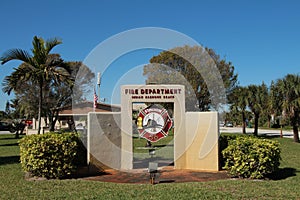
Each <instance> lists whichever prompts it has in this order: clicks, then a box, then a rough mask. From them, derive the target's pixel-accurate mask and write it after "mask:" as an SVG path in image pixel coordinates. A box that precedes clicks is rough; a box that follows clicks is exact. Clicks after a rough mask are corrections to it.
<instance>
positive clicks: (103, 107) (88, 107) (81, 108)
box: [59, 101, 121, 116]
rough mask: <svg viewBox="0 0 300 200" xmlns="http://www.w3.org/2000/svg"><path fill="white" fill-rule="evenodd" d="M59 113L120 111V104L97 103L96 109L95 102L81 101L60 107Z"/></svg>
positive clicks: (80, 113) (84, 113) (77, 113)
mask: <svg viewBox="0 0 300 200" xmlns="http://www.w3.org/2000/svg"><path fill="white" fill-rule="evenodd" d="M59 110H60V111H59V115H60V116H62V115H74V114H75V115H87V114H88V113H89V112H120V111H121V108H120V107H119V106H114V105H110V104H104V103H97V107H96V108H95V109H94V103H93V102H89V101H86V102H81V103H78V104H73V105H72V106H71V105H70V106H65V107H62V108H60V109H59Z"/></svg>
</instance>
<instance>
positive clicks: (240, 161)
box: [222, 137, 280, 179]
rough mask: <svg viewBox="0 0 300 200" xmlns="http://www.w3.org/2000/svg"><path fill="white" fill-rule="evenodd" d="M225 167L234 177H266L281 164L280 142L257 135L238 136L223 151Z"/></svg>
mask: <svg viewBox="0 0 300 200" xmlns="http://www.w3.org/2000/svg"><path fill="white" fill-rule="evenodd" d="M222 154H223V157H224V159H225V167H224V169H226V170H228V172H229V173H230V174H231V175H232V176H234V177H240V178H253V179H260V178H264V177H265V176H266V175H267V174H270V173H272V172H275V171H276V170H277V169H278V167H279V165H280V148H279V143H278V142H276V141H273V140H268V139H259V138H255V137H237V138H236V139H233V140H230V141H229V145H228V147H227V148H226V149H224V150H223V151H222Z"/></svg>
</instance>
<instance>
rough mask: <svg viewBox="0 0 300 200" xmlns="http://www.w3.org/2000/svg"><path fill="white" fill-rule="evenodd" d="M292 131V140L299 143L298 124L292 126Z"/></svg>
mask: <svg viewBox="0 0 300 200" xmlns="http://www.w3.org/2000/svg"><path fill="white" fill-rule="evenodd" d="M293 133H294V142H297V143H299V131H298V126H295V125H294V126H293Z"/></svg>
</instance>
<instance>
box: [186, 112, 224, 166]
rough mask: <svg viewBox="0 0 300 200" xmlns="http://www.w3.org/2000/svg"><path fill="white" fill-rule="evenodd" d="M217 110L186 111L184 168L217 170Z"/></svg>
mask: <svg viewBox="0 0 300 200" xmlns="http://www.w3.org/2000/svg"><path fill="white" fill-rule="evenodd" d="M218 139H219V130H218V113H217V112H187V113H186V153H185V154H186V165H185V168H186V169H195V170H207V171H218V170H219V143H218Z"/></svg>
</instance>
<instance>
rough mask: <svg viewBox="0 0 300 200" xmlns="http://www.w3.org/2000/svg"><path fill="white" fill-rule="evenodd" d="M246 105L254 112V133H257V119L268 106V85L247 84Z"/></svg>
mask: <svg viewBox="0 0 300 200" xmlns="http://www.w3.org/2000/svg"><path fill="white" fill-rule="evenodd" d="M248 93H249V94H248V95H249V96H248V106H249V108H250V109H251V111H252V112H253V114H254V133H253V134H254V135H256V136H257V135H258V120H259V117H260V115H261V114H262V113H263V112H264V109H266V108H267V106H268V87H267V86H266V85H265V84H264V83H262V85H249V86H248Z"/></svg>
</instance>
